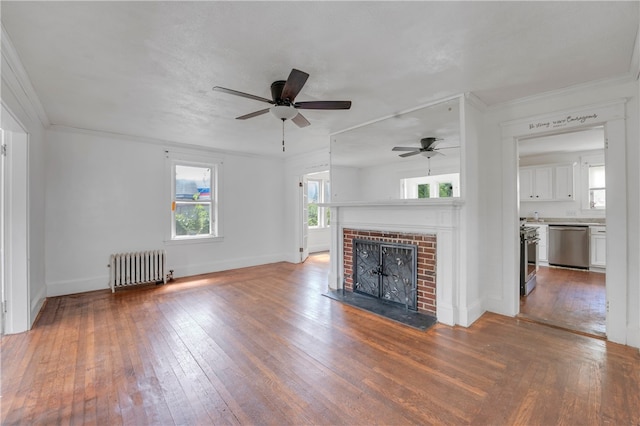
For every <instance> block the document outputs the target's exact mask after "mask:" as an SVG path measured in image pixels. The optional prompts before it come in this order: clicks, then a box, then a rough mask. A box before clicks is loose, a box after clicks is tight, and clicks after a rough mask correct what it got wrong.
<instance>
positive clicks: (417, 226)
mask: <svg viewBox="0 0 640 426" xmlns="http://www.w3.org/2000/svg"><path fill="white" fill-rule="evenodd" d="M323 205H324V206H326V207H330V208H331V228H332V231H331V272H330V276H329V286H330V287H331V288H332V289H342V288H343V284H344V282H345V278H346V277H345V276H344V268H343V258H344V249H343V243H344V241H343V230H344V229H345V228H347V229H356V230H370V231H383V232H400V233H414V234H415V233H418V234H431V235H436V239H437V244H436V299H437V302H436V310H437V314H436V315H437V319H438V321H439V322H441V323H444V324H448V325H456V324H461V325H465V326H466V325H468V324H467V322H468V321H467V318H468V317H469V316H470V312H467V311H468V309H467V308H464V309H463V311H465V312H459V306H458V296H459V292H460V276H461V267H462V265H463V263H462V261H461V255H462V253H461V250H460V233H461V229H460V227H461V225H460V213H461V207H462V206H463V205H464V201H463V200H462V199H439V200H435V199H434V200H386V201H363V202H332V203H326V204H323ZM471 316H474V315H471Z"/></svg>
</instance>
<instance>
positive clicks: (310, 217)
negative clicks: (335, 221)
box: [302, 170, 331, 253]
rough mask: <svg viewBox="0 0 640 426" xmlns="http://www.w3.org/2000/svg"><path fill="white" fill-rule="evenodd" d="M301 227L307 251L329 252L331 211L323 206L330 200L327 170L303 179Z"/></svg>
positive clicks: (329, 181) (308, 175) (305, 176)
mask: <svg viewBox="0 0 640 426" xmlns="http://www.w3.org/2000/svg"><path fill="white" fill-rule="evenodd" d="M303 184H304V190H303V193H304V195H303V200H305V202H304V203H303V212H305V214H304V215H303V218H302V219H303V222H304V223H303V226H305V227H306V231H307V250H308V252H309V253H319V252H325V251H328V250H329V246H330V244H331V229H330V225H331V211H330V209H329V207H326V206H323V204H324V203H329V201H330V199H331V196H330V194H331V180H330V173H329V171H328V170H326V171H321V172H316V173H309V174H306V175H304V177H303Z"/></svg>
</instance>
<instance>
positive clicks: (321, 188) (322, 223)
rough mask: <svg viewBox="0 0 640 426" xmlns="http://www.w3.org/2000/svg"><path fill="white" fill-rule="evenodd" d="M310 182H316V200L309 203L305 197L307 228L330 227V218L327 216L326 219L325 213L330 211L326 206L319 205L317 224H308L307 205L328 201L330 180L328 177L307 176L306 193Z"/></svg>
mask: <svg viewBox="0 0 640 426" xmlns="http://www.w3.org/2000/svg"><path fill="white" fill-rule="evenodd" d="M310 182H314V183H317V185H318V202H317V203H310V202H309V199H308V198H307V226H308V227H309V229H326V228H329V227H331V218H329V220H327V214H328V212H329V211H330V210H329V209H328V208H326V207H320V206H318V210H317V211H318V224H317V225H315V226H313V225H309V211H310V209H309V206H311V205H316V206H317V205H318V204H322V203H326V202H328V199H329V197H330V185H331V180H330V179H325V178H314V177H307V179H306V185H307V194H308V193H309V183H310Z"/></svg>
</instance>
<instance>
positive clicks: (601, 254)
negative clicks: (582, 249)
mask: <svg viewBox="0 0 640 426" xmlns="http://www.w3.org/2000/svg"><path fill="white" fill-rule="evenodd" d="M589 232H590V234H591V236H590V240H589V245H590V251H591V262H590V263H591V266H595V267H597V268H604V267H606V266H607V231H606V228H605V227H604V226H591V227H589Z"/></svg>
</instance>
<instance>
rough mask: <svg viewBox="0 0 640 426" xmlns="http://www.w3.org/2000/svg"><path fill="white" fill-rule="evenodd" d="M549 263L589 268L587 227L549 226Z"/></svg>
mask: <svg viewBox="0 0 640 426" xmlns="http://www.w3.org/2000/svg"><path fill="white" fill-rule="evenodd" d="M549 265H555V266H568V267H571V268H586V269H588V268H589V227H588V226H573V225H571V226H568V225H550V226H549Z"/></svg>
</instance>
